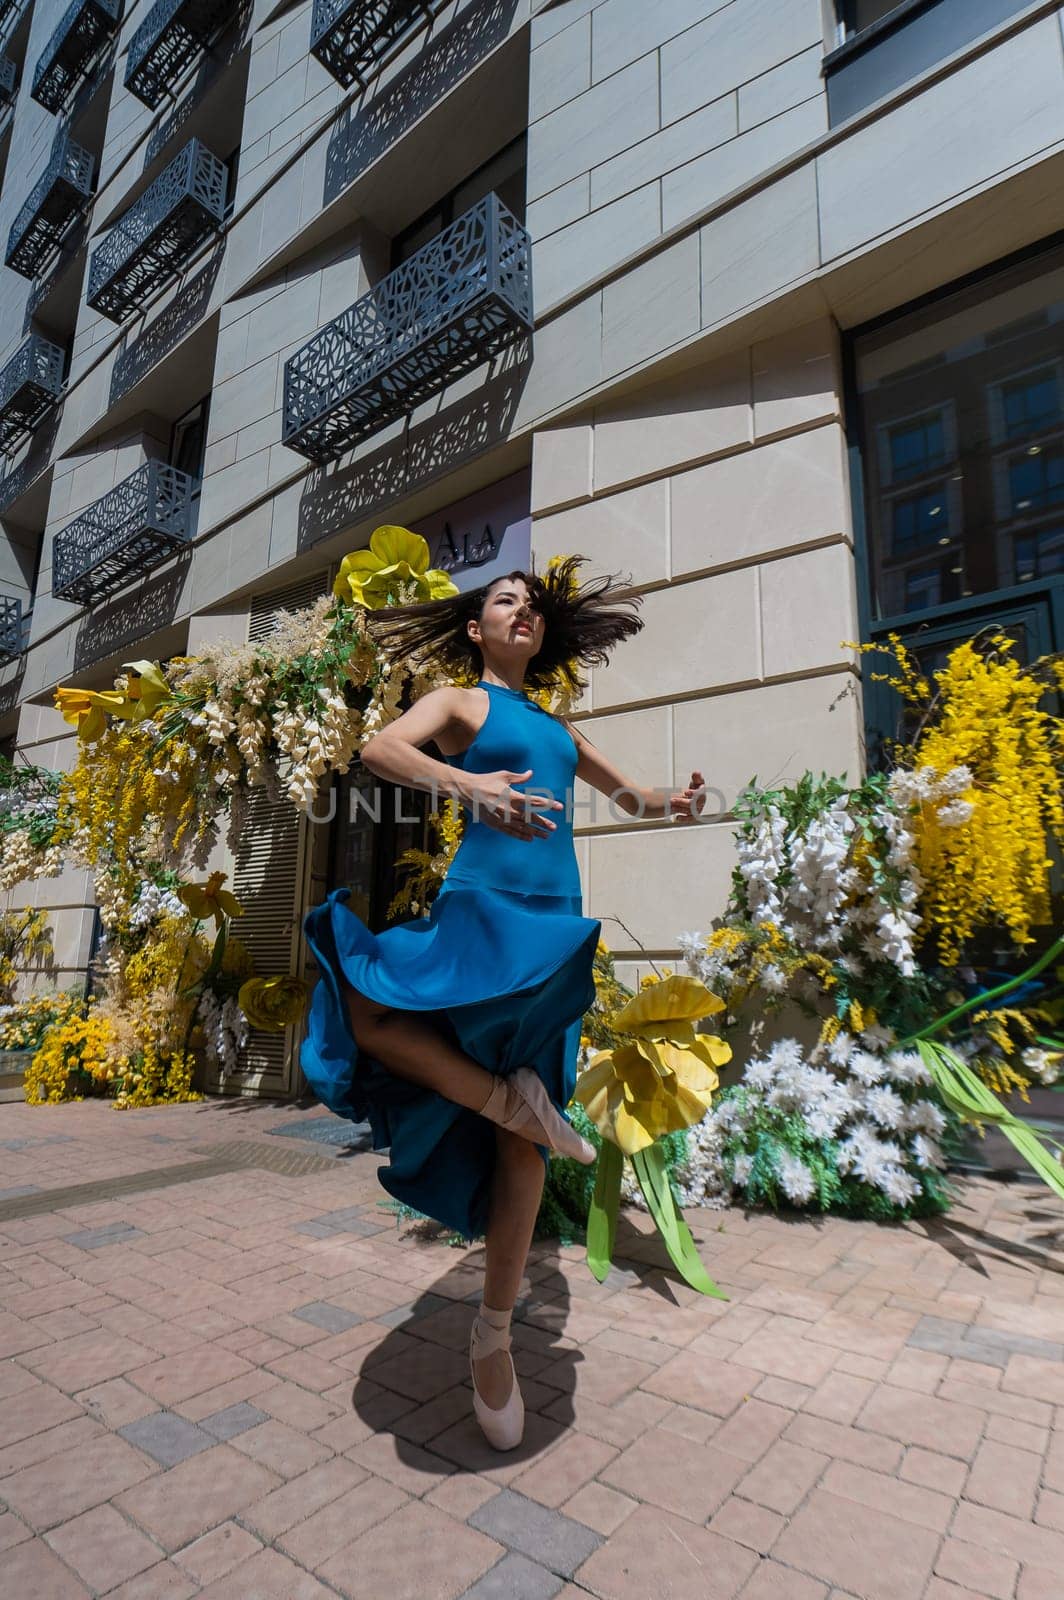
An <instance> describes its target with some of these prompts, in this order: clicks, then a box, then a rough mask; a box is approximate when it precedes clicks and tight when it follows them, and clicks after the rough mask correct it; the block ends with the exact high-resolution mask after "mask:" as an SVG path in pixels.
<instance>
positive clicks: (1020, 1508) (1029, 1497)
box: [964, 1439, 1042, 1517]
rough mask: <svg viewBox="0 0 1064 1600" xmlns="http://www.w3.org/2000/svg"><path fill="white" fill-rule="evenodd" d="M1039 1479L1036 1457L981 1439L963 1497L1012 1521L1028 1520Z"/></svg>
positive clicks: (1039, 1472)
mask: <svg viewBox="0 0 1064 1600" xmlns="http://www.w3.org/2000/svg"><path fill="white" fill-rule="evenodd" d="M1041 1476H1042V1462H1041V1459H1040V1457H1038V1456H1036V1455H1032V1454H1031V1452H1030V1451H1029V1450H1017V1449H1016V1447H1015V1445H1011V1444H1000V1443H999V1442H998V1441H997V1440H996V1439H984V1440H983V1442H982V1444H981V1445H980V1446H979V1448H978V1450H977V1451H976V1453H975V1459H974V1460H973V1462H972V1466H971V1471H970V1472H969V1474H968V1481H967V1483H966V1484H965V1486H964V1497H965V1499H966V1500H977V1501H978V1502H979V1504H980V1505H984V1506H994V1507H996V1508H997V1510H998V1511H1007V1512H1009V1513H1010V1514H1011V1515H1012V1516H1014V1517H1031V1516H1033V1515H1034V1506H1035V1499H1036V1496H1037V1494H1038V1484H1039V1481H1040V1479H1041Z"/></svg>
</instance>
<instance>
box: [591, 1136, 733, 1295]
mask: <svg viewBox="0 0 1064 1600" xmlns="http://www.w3.org/2000/svg"><path fill="white" fill-rule="evenodd" d="M603 1148H605V1146H603ZM618 1154H620V1152H619V1151H618ZM630 1159H631V1162H632V1166H633V1167H634V1168H635V1175H636V1177H637V1178H638V1180H639V1187H640V1188H641V1189H642V1191H643V1194H644V1195H645V1197H646V1202H647V1206H648V1208H649V1211H650V1215H651V1216H652V1217H653V1218H654V1221H655V1222H656V1223H657V1226H658V1231H659V1232H660V1234H661V1237H662V1238H663V1239H664V1241H665V1248H666V1250H667V1251H668V1252H669V1255H670V1257H671V1258H672V1262H673V1264H674V1266H675V1267H676V1269H677V1271H678V1272H679V1273H680V1275H681V1277H683V1278H684V1279H685V1280H686V1282H687V1283H689V1284H690V1285H691V1288H692V1289H697V1290H698V1291H699V1293H700V1294H710V1295H713V1296H714V1298H715V1299H717V1300H727V1299H728V1296H727V1295H726V1294H725V1293H724V1290H723V1289H719V1288H718V1287H717V1285H716V1284H715V1283H714V1282H713V1279H712V1278H711V1277H710V1276H709V1274H708V1273H707V1271H706V1269H705V1267H704V1266H703V1265H702V1261H701V1258H700V1257H699V1254H698V1251H697V1250H696V1249H695V1242H694V1240H693V1239H692V1237H691V1230H690V1228H689V1227H688V1226H687V1223H686V1222H685V1221H684V1219H683V1217H682V1216H681V1215H680V1213H679V1212H678V1211H677V1209H676V1202H675V1200H674V1199H673V1197H672V1190H671V1189H670V1187H669V1174H668V1170H667V1168H666V1165H665V1152H664V1151H663V1150H662V1149H661V1146H660V1145H659V1144H652V1145H650V1146H648V1148H647V1149H646V1150H640V1151H639V1152H638V1153H637V1154H636V1155H634V1156H632V1157H631V1158H630ZM588 1238H589V1240H590V1230H589V1232H588ZM588 1255H589V1257H590V1249H589V1251H588ZM592 1270H594V1269H592ZM596 1276H598V1275H597V1274H596Z"/></svg>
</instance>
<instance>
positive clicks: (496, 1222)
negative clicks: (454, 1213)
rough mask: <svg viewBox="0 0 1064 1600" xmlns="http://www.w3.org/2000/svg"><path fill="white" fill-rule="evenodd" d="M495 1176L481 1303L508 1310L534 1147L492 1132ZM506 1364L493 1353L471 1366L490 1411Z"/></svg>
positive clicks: (528, 1225) (506, 1376)
mask: <svg viewBox="0 0 1064 1600" xmlns="http://www.w3.org/2000/svg"><path fill="white" fill-rule="evenodd" d="M495 1139H496V1160H495V1171H494V1174H493V1175H492V1182H491V1199H490V1202H489V1212H488V1227H487V1232H486V1234H485V1240H484V1243H485V1260H484V1295H483V1299H484V1304H485V1305H486V1306H490V1307H492V1309H494V1310H498V1311H512V1310H513V1307H514V1302H515V1301H516V1299H517V1294H518V1290H519V1289H520V1287H521V1280H522V1278H523V1277H524V1272H525V1263H526V1261H527V1258H528V1250H529V1246H530V1245H531V1243H532V1232H533V1229H534V1228H535V1224H536V1217H537V1215H538V1214H539V1203H540V1199H541V1197H542V1195H543V1183H544V1179H545V1178H546V1167H545V1165H544V1161H543V1157H542V1156H541V1155H540V1153H539V1151H538V1150H537V1149H536V1147H535V1145H532V1144H529V1142H528V1140H527V1139H521V1138H519V1137H517V1136H516V1135H515V1134H512V1133H507V1132H506V1130H505V1129H504V1128H496V1130H495ZM511 1381H512V1380H511V1376H510V1359H509V1356H508V1354H507V1352H506V1351H505V1350H496V1351H494V1352H493V1353H492V1354H491V1355H490V1356H485V1358H484V1359H483V1361H478V1362H477V1363H476V1382H477V1388H478V1389H479V1390H480V1393H481V1396H482V1397H483V1399H484V1400H485V1401H486V1403H487V1404H488V1405H489V1406H492V1407H494V1408H495V1409H496V1410H497V1409H498V1408H499V1407H500V1406H504V1405H505V1404H506V1399H507V1396H508V1395H509V1392H510V1384H511Z"/></svg>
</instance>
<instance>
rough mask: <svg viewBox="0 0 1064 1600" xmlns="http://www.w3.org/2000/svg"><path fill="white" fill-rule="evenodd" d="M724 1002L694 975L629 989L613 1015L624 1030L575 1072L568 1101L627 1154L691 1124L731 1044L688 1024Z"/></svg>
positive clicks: (619, 1029) (712, 1087) (701, 1114)
mask: <svg viewBox="0 0 1064 1600" xmlns="http://www.w3.org/2000/svg"><path fill="white" fill-rule="evenodd" d="M723 1009H724V1001H723V1000H721V999H720V998H719V997H718V996H717V995H715V994H713V993H711V992H710V990H709V989H707V988H706V986H705V984H704V983H702V982H701V980H700V979H698V978H689V977H684V976H672V977H669V978H665V979H663V980H662V981H661V982H660V983H652V984H650V985H649V986H648V987H647V988H645V989H643V990H641V991H640V993H639V994H637V995H633V996H632V998H631V1000H629V1001H628V1003H627V1005H625V1006H623V1007H622V1008H621V1010H620V1011H618V1012H617V1014H616V1016H615V1017H614V1018H613V1028H614V1031H615V1032H617V1033H621V1034H627V1035H629V1038H628V1039H627V1040H625V1042H624V1043H622V1044H620V1045H618V1046H616V1048H614V1049H612V1050H602V1051H600V1052H599V1053H598V1055H596V1056H595V1057H594V1058H593V1059H592V1061H591V1063H590V1065H589V1066H588V1067H587V1068H586V1069H585V1070H584V1071H583V1072H582V1073H581V1074H580V1076H579V1078H578V1079H577V1084H576V1094H575V1096H574V1099H576V1100H578V1101H579V1102H580V1104H581V1105H582V1106H583V1107H584V1110H585V1111H586V1112H587V1114H588V1116H589V1117H590V1118H591V1120H592V1122H593V1123H594V1124H595V1126H596V1127H597V1128H598V1130H599V1132H600V1133H601V1135H602V1137H603V1138H604V1139H609V1140H610V1142H611V1143H612V1144H615V1145H617V1146H618V1147H619V1148H620V1149H621V1150H623V1151H624V1153H625V1155H629V1156H631V1155H635V1154H637V1152H638V1151H640V1150H645V1149H647V1148H648V1146H650V1145H652V1144H654V1142H655V1141H656V1140H658V1139H660V1138H661V1137H662V1136H663V1135H664V1134H666V1133H676V1132H678V1131H679V1129H681V1128H690V1127H693V1126H694V1125H695V1124H696V1123H698V1122H701V1120H702V1118H703V1117H704V1116H705V1114H706V1112H707V1111H708V1110H709V1108H710V1104H711V1103H712V1099H713V1091H714V1090H715V1089H716V1088H717V1086H718V1084H719V1082H720V1079H719V1078H718V1076H717V1073H716V1071H715V1070H714V1069H715V1068H716V1067H718V1066H722V1065H723V1064H724V1062H726V1061H730V1060H731V1053H732V1052H731V1046H730V1045H728V1044H725V1042H724V1040H723V1039H720V1038H718V1037H717V1036H716V1035H715V1034H697V1033H696V1032H695V1023H696V1022H698V1021H699V1020H700V1019H701V1018H702V1017H708V1016H712V1015H713V1014H714V1013H715V1012H717V1011H723Z"/></svg>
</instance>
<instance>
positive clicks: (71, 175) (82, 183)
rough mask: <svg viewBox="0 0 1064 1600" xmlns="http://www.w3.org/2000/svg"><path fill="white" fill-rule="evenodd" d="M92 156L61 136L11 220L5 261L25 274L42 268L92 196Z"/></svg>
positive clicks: (26, 276)
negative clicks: (12, 220) (19, 208)
mask: <svg viewBox="0 0 1064 1600" xmlns="http://www.w3.org/2000/svg"><path fill="white" fill-rule="evenodd" d="M93 166H94V163H93V158H92V156H91V155H90V154H89V152H88V151H87V150H83V149H82V148H81V145H80V144H75V143H74V141H73V139H68V138H62V139H60V140H58V141H57V143H56V146H55V149H54V150H53V151H52V157H51V160H50V161H49V162H48V165H47V166H46V167H45V169H44V171H43V172H42V173H41V176H40V177H39V178H38V179H37V182H36V183H35V184H34V186H33V189H32V190H31V192H30V196H29V199H28V200H27V201H26V204H25V205H24V206H23V207H22V210H21V211H20V212H19V214H18V216H17V217H16V218H15V220H14V222H13V223H12V224H11V231H10V233H9V234H8V236H7V252H6V254H5V256H4V261H5V263H6V264H7V265H8V266H9V267H10V268H11V269H12V270H13V271H14V272H18V273H21V275H22V277H24V278H33V277H35V276H36V275H37V274H38V273H39V272H42V271H43V270H44V268H45V267H46V266H47V265H48V263H49V261H50V260H51V259H52V257H53V256H54V255H55V254H56V252H57V251H58V249H59V247H60V245H61V244H62V242H63V238H64V236H65V235H66V233H67V231H68V230H69V229H70V227H71V226H72V225H73V223H75V222H76V221H77V219H78V217H79V216H80V215H81V213H82V211H84V209H85V207H86V205H87V204H88V202H89V200H90V199H91V197H92V180H93Z"/></svg>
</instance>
